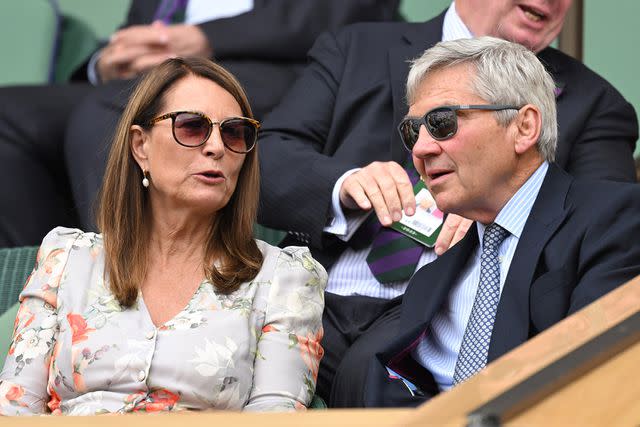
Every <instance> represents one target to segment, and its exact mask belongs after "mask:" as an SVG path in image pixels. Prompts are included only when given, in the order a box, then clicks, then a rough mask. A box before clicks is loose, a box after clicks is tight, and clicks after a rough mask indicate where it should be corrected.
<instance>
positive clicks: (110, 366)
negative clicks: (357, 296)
mask: <svg viewBox="0 0 640 427" xmlns="http://www.w3.org/2000/svg"><path fill="white" fill-rule="evenodd" d="M257 243H258V247H259V248H260V250H261V251H262V253H263V255H264V263H263V266H262V269H261V270H260V273H259V274H258V275H257V276H256V278H255V279H254V280H253V281H251V282H248V283H243V284H242V285H241V286H240V288H239V289H238V290H237V291H235V292H233V293H231V294H229V295H225V294H221V293H218V292H217V291H216V289H215V287H214V286H213V285H212V284H211V283H210V282H208V281H207V280H205V281H203V282H202V283H201V284H200V286H199V287H198V289H197V290H196V291H195V293H194V295H193V296H192V297H191V300H190V301H189V303H188V304H187V306H186V307H185V308H184V309H183V310H182V311H180V312H179V313H178V314H177V315H176V316H174V317H173V318H172V319H170V320H169V321H167V322H165V323H164V324H163V325H162V326H160V327H156V326H155V325H154V324H153V323H152V321H151V317H150V315H149V312H148V311H147V308H146V306H145V304H144V299H143V298H142V294H141V293H139V295H138V299H137V301H136V303H135V304H134V306H132V307H130V308H123V307H121V306H120V304H119V303H118V301H117V300H116V299H115V297H114V295H113V294H112V293H111V291H110V290H109V287H108V284H107V283H105V280H104V251H103V244H102V236H101V235H100V234H94V233H83V232H82V231H80V230H74V229H67V228H62V227H58V228H56V229H54V230H53V231H51V232H50V233H49V234H48V235H47V237H45V239H44V241H43V243H42V246H41V247H40V250H39V251H38V258H37V260H36V266H35V269H34V271H33V273H32V274H31V275H30V276H29V278H28V279H27V283H26V285H25V288H24V290H23V291H22V293H21V294H20V301H21V304H20V309H19V311H18V315H17V317H16V323H15V327H14V334H13V341H12V344H11V347H10V350H9V354H8V356H7V359H6V362H5V365H4V369H3V371H2V373H1V374H0V414H4V415H19V414H43V413H53V414H69V415H90V414H100V413H125V412H140V411H142V412H145V411H146V412H154V411H165V410H180V409H212V408H215V409H234V410H253V411H273V410H294V409H302V408H305V407H306V405H308V404H309V403H310V401H311V399H312V397H313V394H314V391H315V383H316V377H317V374H318V365H319V363H320V359H321V357H322V354H323V350H322V347H321V346H320V340H321V338H322V310H323V308H324V297H323V292H324V287H325V285H326V281H327V274H326V272H325V270H324V269H323V267H322V266H321V265H320V264H318V263H317V262H316V261H315V260H313V258H311V254H310V252H309V250H308V249H307V248H303V247H287V248H284V249H279V248H276V247H273V246H271V245H268V244H267V243H265V242H262V241H257ZM107 280H108V279H107Z"/></svg>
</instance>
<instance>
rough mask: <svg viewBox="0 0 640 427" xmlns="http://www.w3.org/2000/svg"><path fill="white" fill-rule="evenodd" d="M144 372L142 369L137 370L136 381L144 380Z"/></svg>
mask: <svg viewBox="0 0 640 427" xmlns="http://www.w3.org/2000/svg"><path fill="white" fill-rule="evenodd" d="M146 376H147V375H146V374H145V373H144V371H140V372H138V381H140V382H142V381H144V379H145V378H146Z"/></svg>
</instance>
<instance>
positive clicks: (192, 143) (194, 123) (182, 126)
mask: <svg viewBox="0 0 640 427" xmlns="http://www.w3.org/2000/svg"><path fill="white" fill-rule="evenodd" d="M210 131H211V126H210V125H209V122H208V121H207V119H205V118H204V117H202V116H199V115H198V114H193V113H180V114H178V115H177V116H176V119H175V122H174V124H173V133H174V135H175V137H176V139H177V140H178V142H179V143H181V144H182V145H187V146H189V147H197V146H198V145H201V144H202V143H203V142H204V141H205V140H206V139H207V137H208V136H209V132H210Z"/></svg>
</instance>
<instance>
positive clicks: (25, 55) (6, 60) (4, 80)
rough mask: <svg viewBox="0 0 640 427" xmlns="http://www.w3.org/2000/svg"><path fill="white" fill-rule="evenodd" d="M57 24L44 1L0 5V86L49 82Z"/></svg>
mask: <svg viewBox="0 0 640 427" xmlns="http://www.w3.org/2000/svg"><path fill="white" fill-rule="evenodd" d="M58 24H59V20H58V15H57V14H56V11H55V8H54V7H53V5H52V4H51V3H50V2H49V1H48V0H29V1H1V2H0V57H2V67H1V68H0V86H5V85H16V84H39V83H46V82H48V81H49V80H50V77H51V75H52V66H53V59H54V50H55V49H54V48H55V44H56V37H57V34H58Z"/></svg>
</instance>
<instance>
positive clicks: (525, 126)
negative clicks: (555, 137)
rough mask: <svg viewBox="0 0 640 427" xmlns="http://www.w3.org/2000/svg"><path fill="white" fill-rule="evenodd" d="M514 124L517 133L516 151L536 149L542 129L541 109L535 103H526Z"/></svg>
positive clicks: (522, 151) (521, 152)
mask: <svg viewBox="0 0 640 427" xmlns="http://www.w3.org/2000/svg"><path fill="white" fill-rule="evenodd" d="M514 125H515V129H514V131H515V133H516V135H515V145H514V149H515V152H516V153H517V154H524V153H526V152H527V151H529V150H530V149H531V148H533V149H535V147H536V144H537V142H538V139H539V138H540V131H541V130H542V114H541V113H540V110H539V109H538V108H537V107H536V106H534V105H531V104H527V105H525V106H524V107H522V108H521V109H520V111H519V112H518V116H517V117H516V119H515V122H514Z"/></svg>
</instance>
